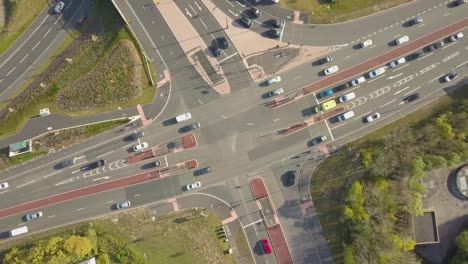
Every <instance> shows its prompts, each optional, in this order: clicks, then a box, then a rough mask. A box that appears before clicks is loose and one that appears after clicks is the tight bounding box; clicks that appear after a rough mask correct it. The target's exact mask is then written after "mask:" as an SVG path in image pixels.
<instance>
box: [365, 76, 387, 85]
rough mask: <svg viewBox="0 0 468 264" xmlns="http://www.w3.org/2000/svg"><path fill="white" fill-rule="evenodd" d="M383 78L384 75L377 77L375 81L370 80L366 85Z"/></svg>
mask: <svg viewBox="0 0 468 264" xmlns="http://www.w3.org/2000/svg"><path fill="white" fill-rule="evenodd" d="M384 76H385V74H384V75H382V76H380V77H377V78H375V79H372V80H370V81H368V82H367V83H371V82H373V81H377V80H378V79H380V78H382V77H384Z"/></svg>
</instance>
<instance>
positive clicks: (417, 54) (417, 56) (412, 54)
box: [407, 50, 424, 61]
mask: <svg viewBox="0 0 468 264" xmlns="http://www.w3.org/2000/svg"><path fill="white" fill-rule="evenodd" d="M423 54H424V52H423V51H421V50H420V51H416V52H414V53H411V54H410V55H408V57H407V59H408V60H409V61H411V60H415V59H417V58H419V57H420V56H421V55H423Z"/></svg>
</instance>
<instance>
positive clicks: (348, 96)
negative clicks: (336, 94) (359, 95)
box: [338, 93, 356, 103]
mask: <svg viewBox="0 0 468 264" xmlns="http://www.w3.org/2000/svg"><path fill="white" fill-rule="evenodd" d="M354 98H356V94H355V93H349V94H345V95H343V96H340V98H339V99H338V100H339V101H340V103H344V102H347V101H349V100H353V99H354Z"/></svg>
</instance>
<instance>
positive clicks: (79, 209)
mask: <svg viewBox="0 0 468 264" xmlns="http://www.w3.org/2000/svg"><path fill="white" fill-rule="evenodd" d="M76 210H77V211H81V210H84V208H83V207H81V208H78V209H76Z"/></svg>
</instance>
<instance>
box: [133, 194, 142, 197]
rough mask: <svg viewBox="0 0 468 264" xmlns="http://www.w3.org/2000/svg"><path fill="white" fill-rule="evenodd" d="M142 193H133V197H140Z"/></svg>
mask: <svg viewBox="0 0 468 264" xmlns="http://www.w3.org/2000/svg"><path fill="white" fill-rule="evenodd" d="M140 195H141V194H135V195H133V197H138V196H140Z"/></svg>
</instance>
